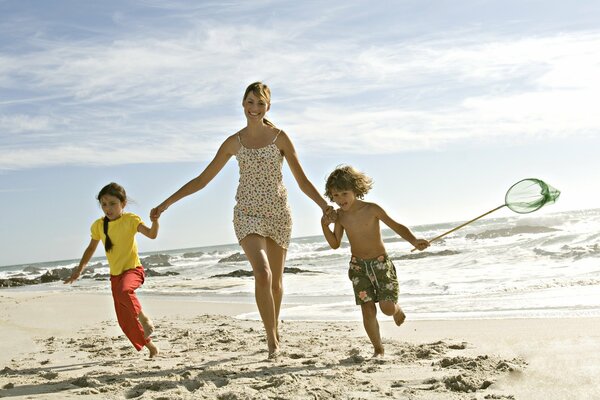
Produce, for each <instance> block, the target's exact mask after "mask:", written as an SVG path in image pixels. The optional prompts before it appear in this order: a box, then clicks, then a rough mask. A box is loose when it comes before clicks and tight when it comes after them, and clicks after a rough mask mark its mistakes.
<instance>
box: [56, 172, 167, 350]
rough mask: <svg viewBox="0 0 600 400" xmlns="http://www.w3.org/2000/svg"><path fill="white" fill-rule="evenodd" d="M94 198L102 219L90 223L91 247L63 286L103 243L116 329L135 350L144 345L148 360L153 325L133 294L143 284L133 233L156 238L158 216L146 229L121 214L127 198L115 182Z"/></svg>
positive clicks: (132, 215) (72, 280)
mask: <svg viewBox="0 0 600 400" xmlns="http://www.w3.org/2000/svg"><path fill="white" fill-rule="evenodd" d="M97 198H98V201H99V202H100V205H101V206H102V211H103V212H104V217H103V218H99V219H97V220H96V221H94V223H93V224H92V228H91V231H92V239H91V240H90V244H89V245H88V247H87V248H86V249H85V251H84V252H83V256H82V257H81V261H80V262H79V267H77V268H76V269H75V270H74V271H73V274H72V275H71V277H70V278H69V279H67V280H65V282H64V283H73V282H75V281H76V280H77V278H79V276H80V275H81V272H82V271H83V269H84V268H85V266H86V265H87V263H88V262H89V261H90V259H91V258H92V256H93V255H94V251H96V247H98V243H99V242H100V240H102V242H103V243H104V249H105V250H106V258H107V259H108V264H109V266H110V283H111V288H112V295H113V300H114V304H115V311H116V312H117V320H118V321H119V326H120V327H121V329H122V330H123V333H125V335H126V336H127V338H128V339H129V340H130V341H131V343H132V344H133V346H134V347H135V349H136V350H137V351H140V350H141V349H142V348H143V347H144V346H145V347H147V348H148V350H149V351H150V358H153V357H155V356H156V355H158V348H157V347H156V346H155V345H154V343H152V340H151V339H150V334H152V332H153V331H154V326H153V325H152V322H151V321H150V319H149V318H148V317H147V316H146V315H145V314H144V313H143V312H142V306H141V305H140V302H139V301H138V299H137V296H136V295H135V290H136V289H137V288H139V287H140V286H141V285H142V283H144V268H143V267H142V263H141V262H140V258H139V256H138V251H137V243H136V242H135V234H136V233H137V232H140V233H141V234H143V235H144V236H147V237H149V238H150V239H155V238H156V236H157V235H158V216H156V217H155V216H151V218H150V219H151V220H152V226H151V227H150V228H148V227H147V226H146V225H144V223H143V222H142V220H141V219H140V217H138V216H137V215H135V214H133V213H126V212H123V209H124V208H125V205H126V204H127V195H126V193H125V189H123V187H122V186H120V185H118V184H116V183H109V184H108V185H106V186H104V187H103V188H102V190H100V193H98V197H97Z"/></svg>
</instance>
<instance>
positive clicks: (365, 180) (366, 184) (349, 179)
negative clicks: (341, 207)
mask: <svg viewBox="0 0 600 400" xmlns="http://www.w3.org/2000/svg"><path fill="white" fill-rule="evenodd" d="M372 188H373V179H371V178H369V177H368V176H367V175H365V174H364V173H362V172H360V171H357V170H356V169H354V168H353V167H352V166H350V165H339V166H338V167H337V168H336V169H335V170H334V171H333V172H332V173H331V174H329V177H328V178H327V183H325V196H327V197H328V198H329V200H331V201H333V194H332V193H331V190H337V191H342V190H352V191H353V192H354V194H355V195H356V197H357V198H358V199H362V198H363V197H365V194H367V193H369V190H371V189H372Z"/></svg>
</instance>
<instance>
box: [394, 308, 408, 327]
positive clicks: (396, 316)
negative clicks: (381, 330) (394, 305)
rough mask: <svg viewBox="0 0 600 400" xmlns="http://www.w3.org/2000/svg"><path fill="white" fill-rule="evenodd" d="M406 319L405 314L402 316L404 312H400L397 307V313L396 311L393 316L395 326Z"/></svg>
mask: <svg viewBox="0 0 600 400" xmlns="http://www.w3.org/2000/svg"><path fill="white" fill-rule="evenodd" d="M405 319H406V314H404V311H402V309H401V308H400V307H398V311H396V313H395V314H394V322H395V323H396V325H397V326H400V325H402V323H403V322H404V320H405Z"/></svg>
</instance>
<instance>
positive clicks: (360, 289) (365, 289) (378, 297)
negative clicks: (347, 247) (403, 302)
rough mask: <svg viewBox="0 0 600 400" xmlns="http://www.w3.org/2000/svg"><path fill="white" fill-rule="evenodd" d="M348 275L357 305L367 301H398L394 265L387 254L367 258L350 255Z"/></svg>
mask: <svg viewBox="0 0 600 400" xmlns="http://www.w3.org/2000/svg"><path fill="white" fill-rule="evenodd" d="M348 277H349V278H350V280H351V281H352V287H353V288H354V298H355V300H356V304H357V305H361V304H364V303H367V302H369V301H374V302H379V301H392V302H394V303H396V302H398V278H397V276H396V267H394V264H393V263H392V260H390V259H389V258H388V256H387V254H384V255H382V256H379V257H377V258H372V259H368V260H363V259H361V258H358V257H354V256H352V259H351V260H350V269H349V270H348Z"/></svg>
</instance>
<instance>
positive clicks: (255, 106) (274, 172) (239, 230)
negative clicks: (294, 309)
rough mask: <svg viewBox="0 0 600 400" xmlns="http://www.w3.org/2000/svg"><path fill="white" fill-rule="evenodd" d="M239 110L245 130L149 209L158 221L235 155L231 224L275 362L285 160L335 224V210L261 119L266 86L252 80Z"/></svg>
mask: <svg viewBox="0 0 600 400" xmlns="http://www.w3.org/2000/svg"><path fill="white" fill-rule="evenodd" d="M242 106H243V108H244V114H245V116H246V121H247V123H246V126H245V127H244V128H242V129H241V130H240V131H238V132H237V133H235V134H233V135H231V136H229V137H228V138H227V139H225V141H224V142H223V144H222V145H221V147H219V150H218V151H217V154H216V155H215V157H214V158H213V160H212V161H211V162H210V164H208V166H207V167H206V168H205V169H204V171H202V173H201V174H200V175H198V176H197V177H196V178H194V179H192V180H191V181H189V182H188V183H186V184H185V185H184V186H182V187H181V188H180V189H179V190H178V191H176V192H175V193H174V194H172V195H171V196H170V197H169V198H167V199H166V200H165V201H163V202H162V203H161V204H160V205H158V206H157V207H156V208H154V209H152V216H153V217H156V218H158V217H159V216H160V214H161V213H163V212H164V211H165V210H166V209H167V208H168V207H169V206H171V205H172V204H173V203H175V202H177V201H179V200H180V199H182V198H184V197H186V196H189V195H191V194H192V193H196V192H197V191H199V190H201V189H202V188H204V187H205V186H206V185H207V184H208V183H209V182H210V181H211V180H212V179H213V178H214V177H215V176H216V175H217V174H218V173H219V171H221V169H222V168H223V166H224V165H225V164H226V163H227V161H229V159H230V158H231V157H232V156H236V158H237V160H238V163H239V168H240V180H239V185H238V189H237V194H236V205H235V208H234V217H233V224H234V228H235V233H236V236H237V239H238V241H239V243H240V245H241V246H242V249H243V250H244V253H245V254H246V256H247V257H248V260H249V261H250V264H251V265H252V270H253V272H254V280H255V288H254V290H255V298H256V304H257V306H258V310H259V313H260V316H261V319H262V321H263V324H264V327H265V331H266V334H267V344H268V350H269V358H273V357H275V356H277V354H278V352H279V332H278V320H279V311H280V308H281V299H282V296H283V288H282V277H283V270H284V265H285V258H286V252H287V248H288V245H289V242H290V237H291V230H292V220H291V216H290V209H289V206H288V203H287V191H286V189H285V186H284V185H283V181H282V173H281V168H282V164H283V159H284V158H285V160H286V161H287V163H288V165H289V167H290V170H291V171H292V174H293V175H294V178H295V180H296V182H297V183H298V186H299V187H300V189H301V190H302V191H303V192H304V193H305V194H306V195H307V196H308V197H310V198H311V199H312V200H313V201H314V202H315V203H317V205H318V206H319V207H320V208H321V209H322V210H323V214H324V215H326V216H327V217H328V218H330V219H331V220H332V221H333V220H334V219H335V211H334V210H333V207H331V206H329V205H328V204H327V201H326V200H325V199H323V197H321V195H320V194H319V192H318V191H317V189H316V188H315V187H314V186H313V184H312V183H311V182H310V181H309V180H308V178H307V177H306V175H305V174H304V171H303V170H302V167H301V165H300V162H299V160H298V156H297V154H296V151H295V149H294V146H293V144H292V142H291V140H290V138H289V137H288V135H287V134H286V133H285V132H283V131H282V130H281V129H278V128H277V127H275V125H273V123H271V122H270V121H269V120H267V119H266V118H265V115H266V113H267V112H268V111H269V108H270V106H271V92H270V90H269V88H268V87H267V85H265V84H264V83H262V82H255V83H252V84H251V85H250V86H248V88H247V89H246V91H245V93H244V97H243V100H242Z"/></svg>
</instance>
